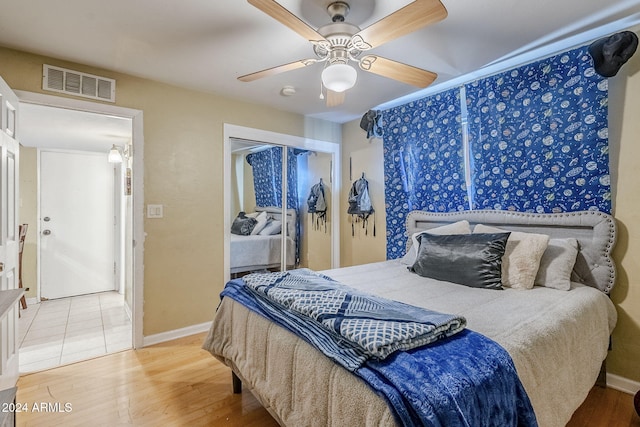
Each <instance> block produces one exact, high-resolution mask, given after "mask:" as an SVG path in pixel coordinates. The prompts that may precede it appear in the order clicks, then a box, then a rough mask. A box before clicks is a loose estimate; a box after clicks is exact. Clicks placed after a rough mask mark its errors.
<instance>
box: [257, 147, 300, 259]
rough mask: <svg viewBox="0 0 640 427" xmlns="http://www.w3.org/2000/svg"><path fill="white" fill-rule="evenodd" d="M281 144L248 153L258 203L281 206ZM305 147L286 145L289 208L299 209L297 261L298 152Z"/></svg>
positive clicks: (297, 257)
mask: <svg viewBox="0 0 640 427" xmlns="http://www.w3.org/2000/svg"><path fill="white" fill-rule="evenodd" d="M282 148H283V147H272V148H270V149H267V150H262V151H258V152H257V153H252V154H248V155H247V157H246V159H247V163H249V164H250V165H251V167H252V171H253V188H254V191H255V194H256V206H262V207H265V206H276V207H282ZM304 153H306V151H305V150H299V149H295V148H287V209H295V210H296V214H297V215H296V219H297V220H296V229H297V232H296V265H298V263H299V261H300V221H299V218H300V210H299V209H298V155H300V154H304Z"/></svg>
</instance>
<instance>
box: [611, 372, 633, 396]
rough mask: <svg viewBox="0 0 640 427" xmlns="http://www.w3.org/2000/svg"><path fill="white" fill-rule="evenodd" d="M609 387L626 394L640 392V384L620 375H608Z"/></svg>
mask: <svg viewBox="0 0 640 427" xmlns="http://www.w3.org/2000/svg"><path fill="white" fill-rule="evenodd" d="M607 387H610V388H613V389H615V390H618V391H622V392H624V393H629V394H636V393H637V392H638V390H640V382H637V381H633V380H630V379H627V378H624V377H621V376H619V375H615V374H607Z"/></svg>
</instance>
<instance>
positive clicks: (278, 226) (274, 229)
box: [260, 219, 282, 236]
mask: <svg viewBox="0 0 640 427" xmlns="http://www.w3.org/2000/svg"><path fill="white" fill-rule="evenodd" d="M281 230H282V221H278V220H277V219H274V220H271V221H269V223H267V225H266V226H265V227H264V228H263V229H262V231H260V235H261V236H271V235H273V234H280V231H281Z"/></svg>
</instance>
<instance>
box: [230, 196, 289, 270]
mask: <svg viewBox="0 0 640 427" xmlns="http://www.w3.org/2000/svg"><path fill="white" fill-rule="evenodd" d="M255 211H256V213H261V212H265V213H266V214H267V216H268V217H269V218H270V219H271V221H279V222H280V224H282V213H281V211H282V208H278V207H274V206H267V207H256V209H255ZM249 215H250V214H249ZM296 220H297V218H296V211H295V210H294V209H287V250H286V254H287V268H293V266H294V265H295V257H296ZM265 230H267V229H266V227H265V228H264V229H263V230H261V231H265ZM275 231H278V230H275ZM282 237H283V236H282V233H281V232H279V231H278V232H277V234H271V233H264V234H260V233H258V234H254V235H249V236H242V235H238V234H231V257H230V258H231V274H234V275H236V274H239V273H247V272H252V271H261V270H271V269H276V270H279V269H280V267H281V257H280V254H281V253H282Z"/></svg>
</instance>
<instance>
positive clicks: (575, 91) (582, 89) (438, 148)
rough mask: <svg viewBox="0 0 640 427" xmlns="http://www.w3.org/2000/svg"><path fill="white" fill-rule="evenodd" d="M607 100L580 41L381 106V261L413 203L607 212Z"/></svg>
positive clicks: (392, 252) (397, 250)
mask: <svg viewBox="0 0 640 427" xmlns="http://www.w3.org/2000/svg"><path fill="white" fill-rule="evenodd" d="M461 97H462V99H461ZM607 102H608V85H607V80H606V79H605V78H603V77H601V76H599V75H598V74H597V73H596V72H595V70H594V69H593V62H592V59H591V56H590V55H589V54H588V52H587V48H586V46H585V47H582V48H578V49H575V50H572V51H569V52H565V53H562V54H559V55H556V56H553V57H550V58H547V59H544V60H540V61H537V62H534V63H531V64H527V65H524V66H522V67H519V68H515V69H512V70H509V71H506V72H503V73H500V74H498V75H494V76H491V77H487V78H483V79H480V80H477V81H474V82H471V83H469V84H466V85H465V86H464V87H459V88H454V89H451V90H448V91H445V92H442V93H439V94H436V95H432V96H430V97H427V98H423V99H421V100H418V101H414V102H411V103H408V104H405V105H402V106H399V107H395V108H392V109H389V110H386V111H384V112H383V121H382V126H383V132H384V136H383V141H384V142H383V144H384V177H385V178H384V179H385V204H386V213H387V258H388V259H395V258H398V257H400V256H402V255H403V254H404V252H405V245H406V240H407V235H406V230H405V218H406V215H407V214H408V213H409V212H410V211H411V210H414V209H421V210H427V211H431V212H451V211H458V210H467V209H505V210H514V211H520V212H570V211H579V210H589V209H591V210H599V211H603V212H607V213H609V212H611V188H610V178H609V152H608V128H607V126H608V121H607V114H608V105H607Z"/></svg>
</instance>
